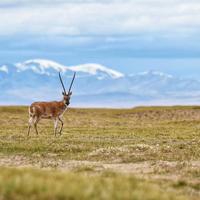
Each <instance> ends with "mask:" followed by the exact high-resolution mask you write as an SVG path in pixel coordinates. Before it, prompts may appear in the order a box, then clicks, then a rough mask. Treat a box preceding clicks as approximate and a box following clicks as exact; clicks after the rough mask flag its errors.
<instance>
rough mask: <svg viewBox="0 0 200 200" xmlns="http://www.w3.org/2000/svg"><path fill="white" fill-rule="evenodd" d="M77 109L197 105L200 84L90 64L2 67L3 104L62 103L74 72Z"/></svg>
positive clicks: (39, 62)
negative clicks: (62, 94)
mask: <svg viewBox="0 0 200 200" xmlns="http://www.w3.org/2000/svg"><path fill="white" fill-rule="evenodd" d="M75 71H76V72H77V76H76V80H75V82H74V85H73V93H74V95H73V99H72V105H74V106H101V107H105V106H106V107H132V106H134V105H147V104H149V105H155V104H170V105H171V104H197V103H198V102H200V82H199V81H198V80H192V79H181V78H177V77H174V76H172V75H170V74H165V73H162V72H157V71H147V72H141V73H138V74H132V75H125V74H123V73H121V72H118V71H116V70H113V69H111V68H109V67H106V66H103V65H100V64H95V63H89V64H81V65H76V66H65V65H62V64H59V63H56V62H54V61H50V60H44V59H33V60H27V61H25V62H22V63H16V64H2V65H0V90H1V93H0V104H29V103H31V102H32V101H36V100H37V101H38V100H59V99H60V98H62V96H61V90H62V87H61V85H60V82H59V78H58V72H61V74H62V77H63V80H64V83H65V86H66V89H67V87H69V83H70V81H71V78H72V75H73V72H75Z"/></svg>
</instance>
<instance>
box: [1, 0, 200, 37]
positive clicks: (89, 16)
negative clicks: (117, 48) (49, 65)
mask: <svg viewBox="0 0 200 200" xmlns="http://www.w3.org/2000/svg"><path fill="white" fill-rule="evenodd" d="M199 10H200V2H199V1H197V0H191V1H184V0H169V1H163V0H140V1H139V0H128V1H122V0H113V1H107V0H103V1H95V0H86V1H82V0H73V1H63V0H54V1H51V0H41V1H37V2H35V1H24V0H12V1H9V0H2V1H1V3H0V18H1V20H0V30H1V31H0V35H1V36H4V35H21V34H22V35H50V36H52V35H53V36H63V35H64V36H133V35H135V36H137V35H146V37H148V35H150V37H149V39H151V36H152V35H153V36H154V35H155V36H156V35H159V36H162V37H164V38H165V37H166V38H168V37H171V38H173V37H175V38H177V35H178V37H183V38H187V37H191V36H194V35H198V34H199V32H200V14H199Z"/></svg>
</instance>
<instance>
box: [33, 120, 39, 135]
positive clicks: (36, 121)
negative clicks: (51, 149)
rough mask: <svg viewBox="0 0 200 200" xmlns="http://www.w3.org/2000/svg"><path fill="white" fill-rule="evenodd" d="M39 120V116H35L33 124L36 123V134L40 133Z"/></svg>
mask: <svg viewBox="0 0 200 200" xmlns="http://www.w3.org/2000/svg"><path fill="white" fill-rule="evenodd" d="M38 122H39V118H38V117H35V118H34V121H33V124H34V128H35V131H36V134H37V135H38V130H37V123H38Z"/></svg>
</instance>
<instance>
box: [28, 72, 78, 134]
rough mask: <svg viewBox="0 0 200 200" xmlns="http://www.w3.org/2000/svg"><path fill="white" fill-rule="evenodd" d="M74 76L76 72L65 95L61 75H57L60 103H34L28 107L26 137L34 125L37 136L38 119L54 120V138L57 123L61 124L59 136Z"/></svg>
mask: <svg viewBox="0 0 200 200" xmlns="http://www.w3.org/2000/svg"><path fill="white" fill-rule="evenodd" d="M75 76H76V72H75V73H74V76H73V78H72V81H71V84H70V87H69V90H68V93H66V90H65V86H64V84H63V81H62V78H61V75H60V73H59V78H60V82H61V85H62V87H63V92H62V94H63V98H62V100H61V101H51V102H34V103H32V104H31V105H30V107H29V125H28V136H29V133H30V129H31V126H32V125H34V128H35V131H36V134H37V135H38V130H37V124H38V122H39V121H40V119H53V120H54V134H55V136H56V131H57V126H58V121H60V122H61V128H60V130H59V133H60V135H61V133H62V128H63V121H62V119H61V117H62V115H63V114H64V112H65V111H66V109H67V106H68V105H69V104H70V97H71V95H72V92H71V88H72V85H73V82H74V79H75Z"/></svg>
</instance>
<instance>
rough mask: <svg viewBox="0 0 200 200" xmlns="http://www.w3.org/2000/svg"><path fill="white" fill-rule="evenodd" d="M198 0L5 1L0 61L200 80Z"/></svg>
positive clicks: (0, 16) (1, 13) (0, 27)
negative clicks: (152, 72) (48, 62)
mask: <svg viewBox="0 0 200 200" xmlns="http://www.w3.org/2000/svg"><path fill="white" fill-rule="evenodd" d="M199 10H200V1H199V0H168V1H166V0H37V1H35V0H1V1H0V64H3V63H12V62H20V61H24V60H27V59H32V58H45V59H51V60H54V61H57V62H60V63H62V64H65V65H76V64H82V63H99V64H103V65H106V66H108V67H111V68H113V69H116V70H119V71H121V72H124V73H136V72H140V71H146V70H152V69H153V70H158V71H163V72H166V73H172V74H175V75H178V76H186V77H197V78H200V12H199Z"/></svg>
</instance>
